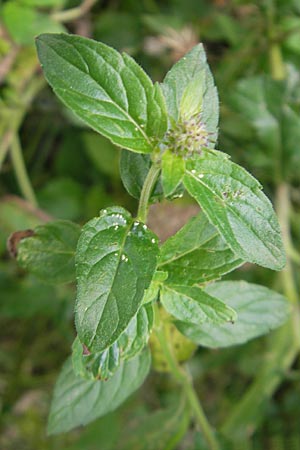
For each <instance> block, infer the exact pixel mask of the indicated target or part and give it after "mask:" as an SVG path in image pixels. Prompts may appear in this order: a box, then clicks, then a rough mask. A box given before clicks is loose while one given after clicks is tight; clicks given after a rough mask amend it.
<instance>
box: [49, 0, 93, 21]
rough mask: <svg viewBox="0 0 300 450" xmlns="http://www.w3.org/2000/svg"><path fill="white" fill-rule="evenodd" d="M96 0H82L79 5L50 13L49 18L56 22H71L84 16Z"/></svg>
mask: <svg viewBox="0 0 300 450" xmlns="http://www.w3.org/2000/svg"><path fill="white" fill-rule="evenodd" d="M96 3H97V0H83V2H82V3H81V5H80V6H78V7H76V8H71V9H67V10H65V11H59V12H56V13H53V14H51V18H52V19H53V20H56V21H57V22H71V21H72V20H76V19H79V18H80V17H82V16H84V15H85V14H86V13H87V12H88V11H89V10H90V9H91V8H92V7H93V6H94V5H95V4H96Z"/></svg>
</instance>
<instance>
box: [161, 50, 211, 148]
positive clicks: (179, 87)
mask: <svg viewBox="0 0 300 450" xmlns="http://www.w3.org/2000/svg"><path fill="white" fill-rule="evenodd" d="M162 89H163V93H164V95H165V98H166V103H167V108H168V112H169V115H170V117H171V119H172V120H173V121H175V122H177V121H178V119H179V117H180V116H182V117H183V118H184V119H186V118H187V119H189V118H190V117H191V116H192V115H194V114H196V113H200V112H201V117H202V120H203V123H204V125H205V128H206V130H207V131H208V132H209V133H211V135H210V138H211V141H215V140H216V138H217V126H218V120H219V100H218V94H217V89H216V87H215V85H214V81H213V77H212V75H211V72H210V70H209V67H208V64H207V61H206V55H205V51H204V49H203V45H202V44H199V45H197V46H196V47H194V48H193V49H192V50H191V51H190V52H189V53H187V54H186V55H185V56H184V57H183V58H182V59H180V61H178V62H177V63H176V64H175V65H174V66H173V67H172V68H171V70H170V71H169V72H168V73H167V75H166V77H165V79H164V82H163V84H162Z"/></svg>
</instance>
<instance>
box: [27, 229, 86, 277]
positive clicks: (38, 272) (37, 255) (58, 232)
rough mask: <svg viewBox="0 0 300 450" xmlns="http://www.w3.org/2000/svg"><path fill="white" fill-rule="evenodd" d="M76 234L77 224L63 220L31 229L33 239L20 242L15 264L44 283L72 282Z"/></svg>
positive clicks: (77, 232) (77, 235)
mask: <svg viewBox="0 0 300 450" xmlns="http://www.w3.org/2000/svg"><path fill="white" fill-rule="evenodd" d="M79 235H80V227H79V225H76V224H75V223H73V222H68V221H67V220H57V221H55V222H49V223H47V224H45V225H40V226H38V227H37V228H36V229H35V230H34V236H32V237H28V238H25V239H22V240H21V241H20V243H19V246H18V263H19V264H20V266H21V267H23V268H24V269H26V270H28V271H29V272H31V273H33V274H34V275H35V276H36V277H38V278H40V279H41V280H43V281H46V282H48V283H67V282H70V281H73V280H75V260H74V258H75V251H76V246H77V242H78V239H79Z"/></svg>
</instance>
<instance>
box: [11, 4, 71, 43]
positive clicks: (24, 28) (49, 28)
mask: <svg viewBox="0 0 300 450" xmlns="http://www.w3.org/2000/svg"><path fill="white" fill-rule="evenodd" d="M2 18H3V22H4V24H5V26H6V28H7V30H8V32H9V34H10V36H11V37H12V38H13V40H14V41H15V42H16V43H17V44H20V45H33V43H34V42H33V40H34V36H36V35H37V34H40V33H45V32H48V33H51V32H53V33H58V32H62V31H64V27H63V26H62V25H61V24H59V23H57V22H55V21H54V20H53V19H51V17H50V16H49V15H47V14H42V13H39V12H38V11H36V10H34V9H33V8H30V7H29V6H25V5H20V4H18V3H17V2H14V1H10V2H7V3H6V4H5V5H4V6H3V8H2Z"/></svg>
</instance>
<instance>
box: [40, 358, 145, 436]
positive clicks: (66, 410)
mask: <svg viewBox="0 0 300 450" xmlns="http://www.w3.org/2000/svg"><path fill="white" fill-rule="evenodd" d="M150 360H151V358H150V352H149V350H148V349H147V350H145V351H144V352H143V353H141V354H139V355H138V356H137V357H135V358H134V359H131V360H130V361H125V362H124V363H123V364H122V365H121V366H120V367H119V368H118V370H117V371H116V373H115V374H114V376H113V377H112V378H110V379H109V380H107V381H90V380H85V379H82V378H80V377H78V376H76V375H75V374H74V371H73V367H72V361H71V358H69V359H68V360H67V361H66V363H65V365H64V366H63V369H62V372H61V374H60V376H59V377H58V380H57V382H56V385H55V389H54V396H53V400H52V404H51V410H50V415H49V421H48V433H49V434H56V433H61V432H66V431H69V430H71V429H72V428H74V427H77V426H79V425H86V424H87V423H89V422H91V421H92V420H95V419H97V418H98V417H101V416H103V415H104V414H107V413H108V412H110V411H113V410H114V409H116V408H117V407H118V406H119V405H121V403H123V402H124V400H126V398H127V397H129V396H130V395H131V394H132V393H133V392H134V391H135V390H136V389H138V388H139V387H140V386H141V384H142V383H143V382H144V380H145V378H146V376H147V374H148V372H149V369H150Z"/></svg>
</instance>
